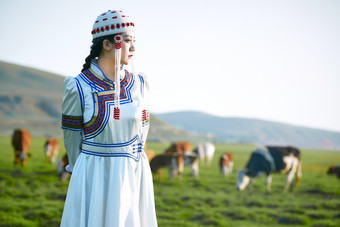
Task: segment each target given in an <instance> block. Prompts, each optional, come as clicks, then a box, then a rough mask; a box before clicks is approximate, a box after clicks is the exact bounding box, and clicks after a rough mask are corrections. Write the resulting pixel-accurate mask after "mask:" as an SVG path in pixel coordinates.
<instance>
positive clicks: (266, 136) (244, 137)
mask: <svg viewBox="0 0 340 227" xmlns="http://www.w3.org/2000/svg"><path fill="white" fill-rule="evenodd" d="M157 116H158V117H159V118H160V119H162V120H163V121H165V122H167V123H169V124H171V125H172V126H175V127H178V128H180V129H182V130H185V131H187V132H189V133H192V134H201V135H206V136H210V137H212V138H215V141H219V142H236V143H254V144H263V145H266V144H273V145H294V146H297V147H305V148H323V149H325V148H326V149H337V150H339V149H340V133H338V132H331V131H325V130H319V129H313V128H306V127H298V126H293V125H289V124H283V123H277V122H272V121H265V120H258V119H247V118H236V117H217V116H214V115H210V114H205V113H202V112H194V111H185V112H174V113H166V114H157Z"/></svg>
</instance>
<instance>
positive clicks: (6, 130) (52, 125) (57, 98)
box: [0, 61, 195, 141]
mask: <svg viewBox="0 0 340 227" xmlns="http://www.w3.org/2000/svg"><path fill="white" fill-rule="evenodd" d="M64 79H65V77H63V76H60V75H56V74H53V73H48V72H45V71H41V70H37V69H33V68H29V67H24V66H20V65H15V64H10V63H6V62H1V61H0V135H11V134H12V132H13V130H14V129H15V128H18V127H20V128H27V129H28V130H29V131H30V132H31V134H32V135H33V136H56V137H61V136H62V131H61V129H60V119H61V104H62V98H63V81H64ZM151 118H152V121H151V127H150V133H149V137H148V138H149V139H150V140H154V141H172V140H179V139H194V138H195V137H192V136H191V135H190V134H189V133H186V132H185V131H183V130H180V129H177V128H174V127H172V126H171V125H169V124H167V123H165V122H163V121H161V120H160V119H158V118H157V117H156V116H153V115H152V116H151Z"/></svg>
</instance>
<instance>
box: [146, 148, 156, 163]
mask: <svg viewBox="0 0 340 227" xmlns="http://www.w3.org/2000/svg"><path fill="white" fill-rule="evenodd" d="M145 154H146V157H148V160H149V162H151V160H152V159H153V158H154V157H155V156H156V153H155V152H154V151H153V150H150V149H148V150H145Z"/></svg>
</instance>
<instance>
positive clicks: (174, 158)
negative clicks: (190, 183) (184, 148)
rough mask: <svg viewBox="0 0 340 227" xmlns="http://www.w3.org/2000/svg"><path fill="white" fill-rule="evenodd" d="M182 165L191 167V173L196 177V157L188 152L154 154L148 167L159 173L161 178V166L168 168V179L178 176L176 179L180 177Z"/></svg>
mask: <svg viewBox="0 0 340 227" xmlns="http://www.w3.org/2000/svg"><path fill="white" fill-rule="evenodd" d="M184 165H187V166H189V167H190V168H191V171H192V175H193V176H194V177H198V158H197V156H195V155H190V154H185V155H183V154H169V153H168V154H165V155H164V154H163V155H157V156H155V157H154V158H153V159H152V160H151V162H150V167H151V171H152V173H157V172H158V174H159V177H160V179H162V178H163V177H162V170H161V169H162V168H168V169H169V172H170V179H171V180H172V179H174V178H175V176H178V179H182V176H183V169H184Z"/></svg>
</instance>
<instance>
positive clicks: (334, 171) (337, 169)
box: [327, 165, 340, 179]
mask: <svg viewBox="0 0 340 227" xmlns="http://www.w3.org/2000/svg"><path fill="white" fill-rule="evenodd" d="M327 174H331V175H335V176H337V177H338V178H339V179H340V165H333V166H331V167H329V169H328V171H327Z"/></svg>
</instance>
